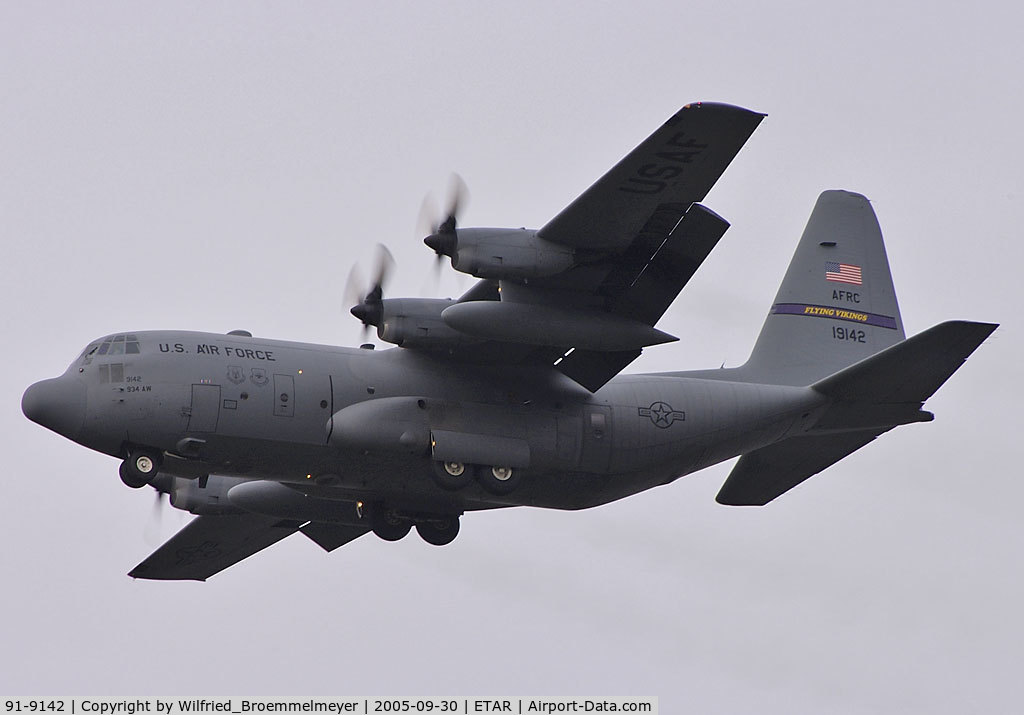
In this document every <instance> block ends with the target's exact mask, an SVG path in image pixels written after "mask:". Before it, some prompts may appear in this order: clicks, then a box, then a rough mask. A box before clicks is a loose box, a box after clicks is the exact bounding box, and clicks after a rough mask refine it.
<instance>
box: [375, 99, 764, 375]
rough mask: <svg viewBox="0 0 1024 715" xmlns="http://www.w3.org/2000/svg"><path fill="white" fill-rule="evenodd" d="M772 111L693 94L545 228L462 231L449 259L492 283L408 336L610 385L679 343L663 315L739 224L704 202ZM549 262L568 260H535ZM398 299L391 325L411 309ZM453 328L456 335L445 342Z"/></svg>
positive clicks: (489, 359) (436, 347)
mask: <svg viewBox="0 0 1024 715" xmlns="http://www.w3.org/2000/svg"><path fill="white" fill-rule="evenodd" d="M763 118H764V115H762V114H759V113H757V112H752V111H750V110H747V109H742V108H740V107H733V106H730V105H726V104H713V103H696V104H688V105H686V106H685V107H683V108H682V109H680V110H679V111H678V112H677V113H676V114H675V115H674V116H673V117H672V118H671V119H669V120H668V122H666V123H665V124H664V125H663V126H662V127H661V128H659V129H658V130H657V131H655V132H654V134H652V135H651V136H650V137H648V138H647V139H646V140H645V141H644V142H642V143H641V144H640V145H639V146H638V147H637V148H636V149H634V150H633V151H632V152H630V153H629V154H628V155H627V156H626V157H625V158H624V159H623V160H622V161H620V162H619V163H618V164H616V165H615V166H614V167H613V168H612V169H611V170H610V171H609V172H608V173H606V174H605V175H604V176H603V177H601V178H600V179H599V180H598V181H597V182H596V183H595V184H594V185H593V186H591V187H590V188H589V189H587V190H586V191H585V192H584V193H583V194H582V195H580V196H579V198H577V199H576V200H575V201H573V202H572V203H571V204H570V205H569V206H568V207H566V208H565V209H564V210H563V211H562V212H561V213H559V214H558V215H557V216H555V217H554V218H553V219H552V220H551V221H549V222H548V223H547V224H546V225H545V226H544V227H542V228H541V229H539V230H538V231H536V232H531V231H526V230H525V229H521V230H509V229H462V231H464V232H467V233H462V234H458V235H456V234H452V236H450V237H448V238H449V239H450V240H452V241H454V243H453V244H452V246H450V247H449V248H450V250H451V251H452V252H451V253H449V254H445V255H450V256H451V257H452V265H453V266H456V263H458V266H457V270H460V271H463V272H470V273H472V274H473V275H478V276H482V277H483V278H484V280H481V281H480V282H479V283H477V284H476V285H475V286H474V287H473V288H472V289H471V290H470V291H469V292H467V293H466V294H465V295H464V296H462V297H461V298H460V299H459V300H458V301H454V304H452V302H449V303H443V302H442V303H443V304H438V305H437V306H436V310H437V317H438V318H440V320H435V321H434V322H431V320H430V316H424V317H426V319H425V320H423V321H422V325H419V326H418V327H419V331H418V332H417V333H416V334H415V337H419V336H423V337H425V338H427V339H426V340H425V341H420V342H419V343H418V344H416V343H415V342H413V341H412V340H409V341H407V342H398V341H394V342H398V344H400V345H403V346H408V347H412V348H420V349H424V350H429V351H432V352H434V354H436V355H441V356H442V357H444V358H445V359H451V360H457V361H462V362H472V363H476V364H517V365H544V364H546V365H552V366H554V367H555V369H556V370H558V371H560V372H561V373H562V374H563V375H566V376H567V377H569V378H571V379H573V380H575V381H576V382H577V383H579V384H580V385H582V386H584V387H585V388H587V389H588V390H591V391H592V392H595V391H597V390H598V389H600V387H601V386H602V385H604V384H605V383H606V382H608V380H610V379H611V378H612V377H614V376H615V375H616V374H618V373H619V372H620V371H621V370H622V369H623V368H624V367H625V366H626V365H628V364H629V363H630V362H632V361H633V360H634V359H636V357H637V356H639V355H640V352H641V350H642V348H643V347H645V346H649V345H654V344H658V343H662V342H667V341H670V340H675V339H676V338H674V337H673V336H671V335H668V334H666V333H664V332H661V331H659V330H656V329H654V325H655V323H657V321H658V320H659V319H660V318H661V316H662V315H663V314H664V313H665V311H666V310H667V309H668V307H669V305H671V303H672V301H673V300H675V298H676V296H677V295H678V294H679V292H680V291H681V290H682V289H683V287H684V286H685V285H686V284H687V282H688V281H689V280H690V278H692V277H693V275H694V273H695V272H696V271H697V269H698V268H699V267H700V265H701V263H702V262H703V261H704V260H705V259H706V258H707V256H708V255H709V254H710V252H711V250H712V249H713V248H714V247H715V245H716V244H717V243H718V241H719V240H720V239H721V238H722V236H723V235H724V233H725V231H726V229H727V228H728V227H729V224H728V223H727V222H726V221H725V220H724V219H722V218H721V217H720V216H718V215H717V214H715V213H714V212H713V211H711V210H710V209H708V208H706V207H704V206H703V205H701V204H699V203H697V202H698V201H700V200H701V199H703V198H704V196H705V195H706V194H707V192H708V191H709V190H710V188H711V187H712V186H713V185H714V183H715V182H716V181H717V180H718V178H719V177H720V176H721V174H722V172H724V171H725V168H726V167H727V166H728V165H729V163H730V162H731V161H732V159H733V157H735V155H736V153H737V152H738V151H739V150H740V148H741V147H742V146H743V144H744V143H745V142H746V141H747V139H748V138H749V137H750V135H751V133H752V132H753V131H754V129H755V128H756V127H757V125H758V124H759V123H760V122H761V120H762V119H763ZM452 230H453V231H454V229H452ZM472 231H475V233H468V232H472ZM488 232H490V233H488ZM428 238H430V239H434V238H437V236H432V237H428ZM438 240H440V239H438ZM516 240H518V241H520V242H519V243H518V244H515V245H512V244H513V243H515V241H516ZM488 241H491V242H490V243H488ZM463 244H465V245H463ZM428 245H433V244H430V243H428ZM438 245H441V244H440V243H438ZM531 252H535V253H531ZM456 256H457V257H458V258H456ZM531 256H533V257H534V258H532V259H531ZM536 256H547V258H546V259H541V258H537V257H536ZM531 260H535V261H536V263H530V261H531ZM474 261H476V262H474ZM516 261H519V263H517V262H516ZM540 265H544V266H555V268H553V269H552V272H550V273H548V272H545V271H544V270H540V269H535V268H529V267H530V266H540ZM481 266H485V267H486V270H485V269H483V268H481ZM517 266H519V267H521V268H520V270H521V271H522V272H521V273H516V270H515V268H516V267H517ZM531 270H532V271H533V272H532V273H531V272H530V271H531ZM395 306H396V311H394V312H395V314H394V316H393V319H389V318H385V319H384V322H383V325H385V326H388V329H392V328H393V327H395V326H397V325H398V321H400V320H402V319H404V318H406V317H407V316H406V315H405V314H401V311H400V310H397V308H399V307H400V306H399V305H398V303H397V301H396V302H395ZM439 324H440V325H441V326H444V327H443V330H447V331H448V332H447V333H444V332H441V333H434V334H438V335H440V336H441V337H440V338H438V339H436V340H434V339H432V338H431V335H432V333H431V331H436V330H437V326H438V325H439ZM378 335H380V336H381V337H382V339H385V340H387V339H388V337H387V330H384V331H383V334H382V332H381V331H378Z"/></svg>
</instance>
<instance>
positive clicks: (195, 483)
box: [170, 474, 247, 516]
mask: <svg viewBox="0 0 1024 715" xmlns="http://www.w3.org/2000/svg"><path fill="white" fill-rule="evenodd" d="M244 481H247V480H245V479H240V478H238V477H221V476H217V475H216V474H211V475H210V476H208V477H200V478H199V479H183V478H182V477H174V482H173V485H172V487H171V490H170V497H171V506H173V507H174V508H175V509H182V510H184V511H188V512H191V513H193V514H200V515H204V516H206V515H210V516H212V515H223V514H241V513H243V512H242V510H241V509H239V508H238V507H237V506H235V505H234V504H232V503H231V501H230V500H229V499H228V491H230V489H231V487H234V486H236V485H238V484H241V483H242V482H244Z"/></svg>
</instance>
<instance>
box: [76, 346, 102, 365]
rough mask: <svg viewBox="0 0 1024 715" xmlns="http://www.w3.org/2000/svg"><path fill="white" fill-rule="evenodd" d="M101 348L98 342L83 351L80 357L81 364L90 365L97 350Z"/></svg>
mask: <svg viewBox="0 0 1024 715" xmlns="http://www.w3.org/2000/svg"><path fill="white" fill-rule="evenodd" d="M99 349H100V346H99V345H98V344H97V343H93V344H92V345H90V346H89V347H87V348H86V349H85V350H84V351H83V352H82V357H80V358H79V360H78V361H79V364H81V365H88V364H89V363H91V362H92V358H93V356H94V355H96V351H97V350H99Z"/></svg>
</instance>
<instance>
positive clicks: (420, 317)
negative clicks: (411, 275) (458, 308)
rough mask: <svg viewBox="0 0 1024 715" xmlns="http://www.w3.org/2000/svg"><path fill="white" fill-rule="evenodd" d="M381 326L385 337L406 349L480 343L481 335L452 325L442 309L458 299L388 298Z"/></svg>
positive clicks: (383, 338) (383, 309)
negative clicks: (469, 333) (443, 316)
mask: <svg viewBox="0 0 1024 715" xmlns="http://www.w3.org/2000/svg"><path fill="white" fill-rule="evenodd" d="M381 303H382V320H381V322H380V325H379V326H378V328H377V337H379V338H380V339H381V340H383V341H385V342H388V343H392V344H394V345H400V346H402V347H406V348H424V349H428V350H445V349H450V348H455V347H459V346H462V345H468V344H471V343H478V342H480V340H479V338H473V337H472V336H469V335H466V334H465V333H460V332H459V331H457V330H454V329H453V328H451V327H449V326H448V325H447V324H446V323H445V322H444V319H443V318H442V317H441V312H442V311H443V310H444V309H445V308H448V307H449V306H451V305H454V304H455V301H454V300H444V299H436V298H387V299H385V300H383V301H381Z"/></svg>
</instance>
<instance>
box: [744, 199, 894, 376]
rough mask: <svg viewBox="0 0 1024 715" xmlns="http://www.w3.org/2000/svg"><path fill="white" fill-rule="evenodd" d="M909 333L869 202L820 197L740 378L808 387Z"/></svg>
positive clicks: (890, 344)
mask: <svg viewBox="0 0 1024 715" xmlns="http://www.w3.org/2000/svg"><path fill="white" fill-rule="evenodd" d="M903 338H904V332H903V320H902V319H901V318H900V309H899V305H898V304H897V302H896V291H895V288H894V287H893V282H892V274H891V273H890V272H889V260H888V258H887V257H886V255H885V245H884V243H883V242H882V231H881V229H880V228H879V226H878V219H877V218H876V217H875V212H874V210H872V208H871V204H870V202H868V200H867V199H866V198H865V197H863V196H861V195H860V194H855V193H852V192H849V191H825V192H823V193H822V194H821V195H820V196H819V197H818V202H817V203H816V204H815V205H814V211H812V212H811V217H810V219H809V220H808V221H807V227H806V228H805V229H804V233H803V236H802V237H801V238H800V243H799V245H798V246H797V249H796V253H795V254H794V255H793V260H792V261H791V262H790V264H789V270H787V271H786V277H785V278H784V279H783V281H782V285H781V287H780V288H779V292H778V295H776V296H775V302H774V304H773V305H772V307H771V313H770V314H769V315H768V318H767V319H766V320H765V322H764V326H763V327H762V328H761V334H760V335H759V336H758V338H757V343H756V344H755V345H754V350H753V352H752V353H751V355H750V359H749V360H747V363H746V364H745V365H744V366H742V367H741V368H739V369H738V370H737V371H736V372H737V376H742V378H743V379H744V380H749V381H751V382H763V383H774V384H778V385H810V384H811V383H813V382H816V381H818V380H820V379H822V378H823V377H826V376H828V375H831V374H832V373H835V372H837V371H839V370H841V369H843V368H844V367H847V366H849V365H852V364H854V363H856V362H859V361H860V360H863V359H864V358H867V357H869V356H871V355H874V354H875V353H877V352H879V351H881V350H884V349H885V348H888V347H890V346H892V345H895V344H896V343H898V342H900V341H901V340H903Z"/></svg>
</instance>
